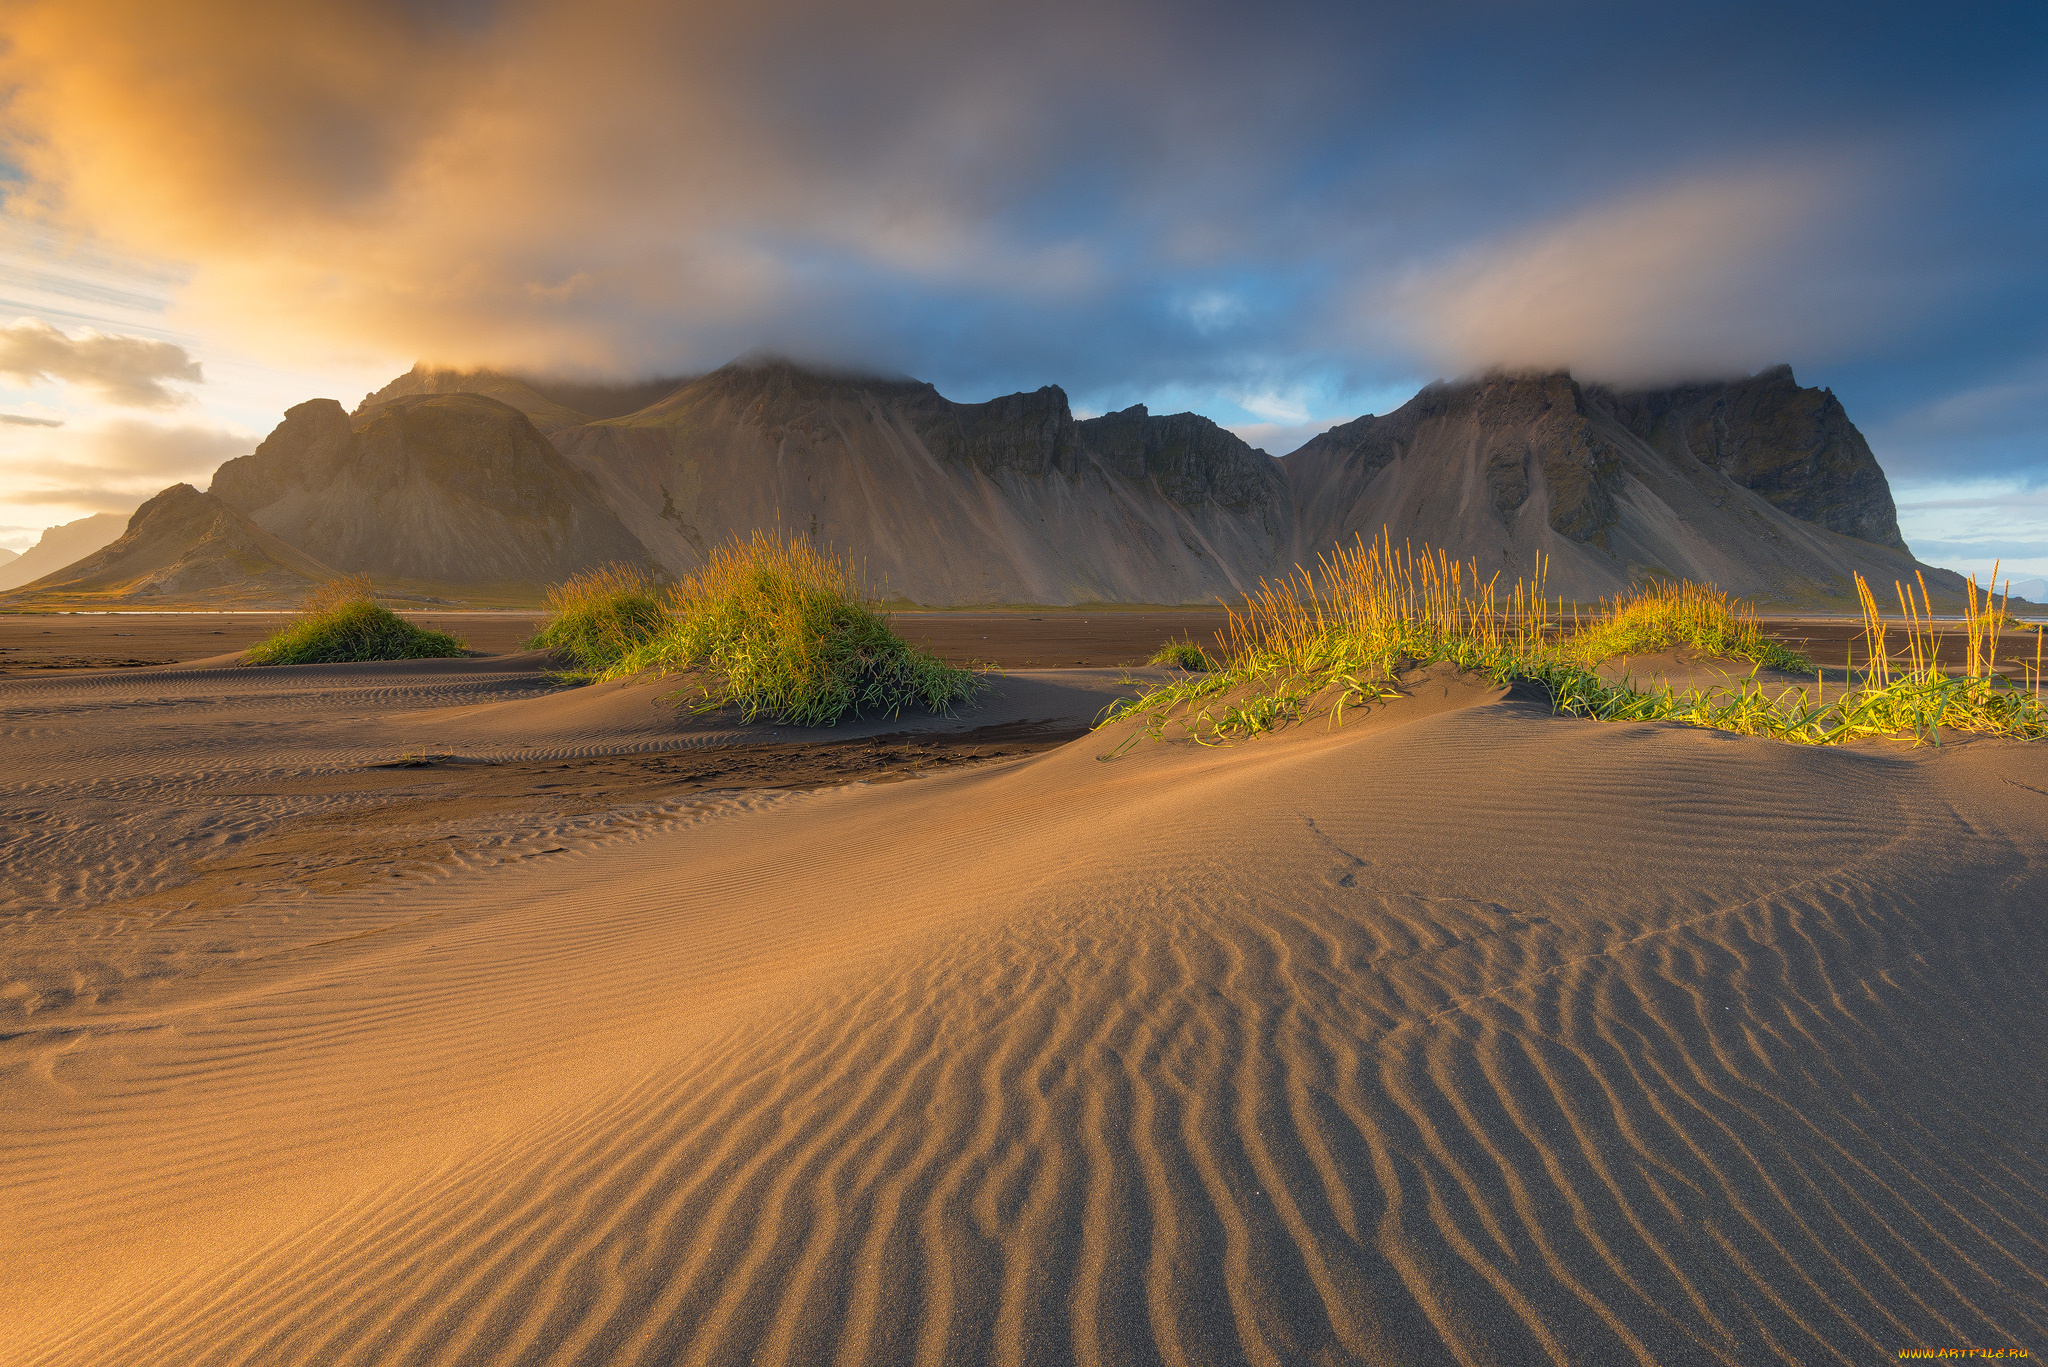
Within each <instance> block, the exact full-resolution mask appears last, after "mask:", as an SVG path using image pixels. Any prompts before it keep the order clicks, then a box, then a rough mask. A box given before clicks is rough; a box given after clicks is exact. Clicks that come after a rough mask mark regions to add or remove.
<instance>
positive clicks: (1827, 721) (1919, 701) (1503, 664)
mask: <svg viewBox="0 0 2048 1367" xmlns="http://www.w3.org/2000/svg"><path fill="white" fill-rule="evenodd" d="M1856 582H1857V588H1858V591H1859V592H1860V593H1861V595H1862V598H1863V604H1864V616H1865V634H1866V639H1867V642H1868V650H1867V658H1866V659H1865V660H1864V661H1863V663H1862V665H1861V667H1860V669H1850V670H1845V671H1844V674H1845V676H1846V677H1845V678H1844V680H1843V682H1841V683H1840V685H1839V686H1838V687H1837V688H1835V689H1834V690H1833V692H1832V695H1831V694H1830V692H1829V689H1828V687H1827V685H1826V683H1825V682H1824V680H1823V679H1822V677H1821V676H1819V675H1816V676H1815V680H1814V684H1813V687H1812V690H1811V691H1809V690H1808V689H1807V688H1806V687H1805V686H1804V685H1783V686H1777V687H1775V688H1774V687H1772V686H1769V685H1766V684H1763V683H1760V682H1758V681H1757V679H1756V678H1755V676H1754V671H1752V677H1751V678H1750V679H1748V680H1745V681H1743V682H1742V683H1741V684H1739V685H1738V686H1736V687H1734V688H1726V687H1714V688H1705V689H1700V688H1693V689H1687V690H1685V691H1683V692H1680V691H1678V690H1676V689H1673V688H1671V687H1669V686H1665V687H1659V688H1640V687H1637V686H1636V685H1634V684H1633V683H1630V682H1622V683H1619V684H1611V683H1608V682H1607V681H1605V680H1604V679H1602V678H1601V677H1600V676H1599V674H1597V673H1595V672H1594V670H1593V666H1594V665H1596V664H1598V663H1599V662H1600V661H1602V660H1604V659H1609V658H1612V657H1613V656H1615V655H1619V654H1626V653H1639V652H1646V651H1653V650H1660V649H1665V648H1668V647H1670V646H1673V645H1678V644H1686V645H1691V646H1694V647H1697V648H1699V649H1702V650H1705V651H1707V652H1709V653H1712V654H1717V655H1721V656H1723V657H1725V658H1731V659H1747V660H1749V661H1751V662H1753V663H1754V664H1756V665H1757V666H1760V667H1761V666H1770V667H1773V668H1777V669H1783V670H1792V671H1799V672H1804V671H1805V670H1808V669H1811V668H1813V666H1812V665H1811V664H1809V663H1808V662H1807V661H1806V660H1805V659H1804V658H1803V657H1801V656H1799V655H1797V654H1795V653H1793V652H1791V651H1789V650H1786V649H1785V648H1784V647H1783V646H1781V645H1778V644H1777V643H1776V642H1773V641H1770V640H1768V639H1767V638H1765V637H1764V636H1763V634H1762V632H1761V631H1760V630H1759V629H1758V628H1757V626H1756V623H1755V620H1754V618H1753V617H1752V616H1751V615H1750V614H1749V613H1748V612H1747V610H1744V609H1740V608H1739V607H1738V605H1737V604H1735V603H1733V602H1732V601H1731V600H1730V599H1729V598H1728V597H1727V595H1726V594H1723V593H1721V592H1720V591H1719V590H1717V589H1714V588H1711V587H1709V586H1704V585H1698V584H1688V583H1678V584H1660V585H1655V586H1652V587H1650V588H1647V589H1645V590H1643V591H1642V592H1640V593H1638V594H1636V595H1634V596H1631V597H1628V598H1624V599H1618V600H1616V601H1615V602H1614V603H1612V604H1611V605H1609V607H1608V610H1607V611H1606V612H1605V613H1604V614H1602V615H1601V616H1600V617H1598V618H1596V619H1595V620H1594V621H1593V622H1592V623H1590V624H1581V625H1580V626H1579V627H1578V628H1577V629H1576V630H1574V631H1572V632H1570V633H1569V634H1566V635H1564V636H1563V637H1562V638H1561V639H1560V638H1559V636H1558V634H1557V633H1556V631H1555V630H1554V626H1553V622H1552V609H1551V607H1550V605H1549V603H1548V601H1547V600H1546V599H1545V598H1544V596H1543V582H1542V576H1541V573H1540V571H1539V573H1538V575H1537V577H1536V578H1535V579H1533V580H1527V581H1524V580H1517V581H1516V582H1515V583H1514V584H1513V585H1511V586H1508V587H1507V588H1506V589H1505V590H1503V589H1502V587H1501V585H1500V584H1499V582H1498V580H1497V579H1490V578H1482V577H1481V576H1480V574H1479V572H1478V568H1477V566H1476V565H1461V564H1458V563H1456V562H1454V561H1452V560H1451V559H1450V558H1449V557H1448V556H1446V555H1445V554H1444V553H1443V552H1441V551H1434V552H1433V551H1431V550H1430V549H1428V548H1427V547H1425V548H1423V549H1422V550H1421V551H1419V552H1418V551H1412V550H1409V549H1407V548H1405V547H1404V548H1400V549H1396V548H1395V547H1394V545H1393V543H1392V539H1391V538H1390V537H1389V538H1384V539H1383V540H1382V541H1380V542H1377V543H1374V544H1370V545H1368V544H1366V543H1365V542H1364V541H1363V540H1361V541H1360V542H1358V543H1357V544H1356V545H1355V546H1354V547H1352V548H1350V549H1345V548H1341V547H1340V548H1338V549H1337V550H1336V551H1335V552H1333V553H1332V554H1331V555H1329V556H1325V557H1323V558H1322V559H1321V560H1320V561H1319V562H1318V568H1317V572H1316V573H1314V574H1311V573H1308V572H1307V571H1301V570H1297V571H1296V573H1295V574H1294V575H1292V576H1290V577H1289V578H1287V579H1284V580H1282V581H1281V582H1279V583H1277V584H1274V583H1262V584H1261V585H1260V588H1259V592H1258V593H1256V594H1254V595H1252V596H1251V597H1250V598H1248V599H1247V600H1246V602H1245V605H1244V607H1243V608H1242V609H1241V610H1233V611H1232V613H1231V616H1230V628H1229V633H1230V655H1229V659H1228V660H1227V661H1226V662H1225V663H1224V664H1223V665H1222V667H1221V668H1219V669H1216V670H1215V671H1213V672H1211V673H1209V674H1206V675H1203V676H1201V677H1190V678H1188V679H1184V680H1177V681H1175V682H1173V683H1171V684H1167V685H1165V686H1163V687H1161V688H1157V689H1154V690H1152V691H1151V692H1149V693H1146V694H1145V695H1143V696H1141V697H1139V698H1136V699H1133V700H1132V701H1130V702H1127V703H1123V704H1120V705H1119V706H1117V707H1115V708H1113V709H1111V710H1110V712H1109V713H1108V714H1107V715H1106V716H1105V718H1104V720H1103V722H1102V723H1101V724H1102V725H1108V724H1109V723H1111V722H1113V721H1118V720H1122V719H1126V718H1138V719H1141V720H1142V722H1143V725H1142V726H1141V727H1139V728H1138V729H1137V730H1135V731H1134V732H1133V733H1132V735H1131V737H1130V738H1129V739H1128V740H1127V741H1126V742H1125V744H1126V745H1129V744H1134V743H1135V742H1136V741H1137V740H1138V739H1139V738H1140V737H1145V736H1150V737H1152V738H1155V739H1157V738H1162V737H1164V736H1165V735H1167V734H1168V728H1169V727H1171V728H1174V729H1175V730H1176V731H1177V732H1178V733H1179V734H1181V735H1185V736H1187V737H1189V738H1192V739H1193V740H1195V741H1197V742H1199V743H1201V744H1204V745H1218V744H1228V743H1230V742H1233V741H1239V740H1246V739H1249V738H1251V737H1253V736H1257V735H1259V734H1261V733H1263V732H1266V731H1270V730H1273V729H1275V728H1276V727H1279V726H1283V725H1285V724H1287V723H1289V722H1292V721H1298V720H1300V719H1301V718H1302V717H1303V716H1304V715H1306V714H1307V713H1309V712H1310V711H1311V710H1315V711H1317V712H1318V713H1327V714H1328V715H1329V716H1330V718H1331V720H1332V721H1333V722H1336V721H1341V720H1342V717H1343V713H1344V709H1345V708H1346V707H1347V706H1353V705H1358V704H1363V703H1370V702H1373V701H1376V700H1378V699H1382V698H1385V697H1387V696H1389V694H1390V691H1391V685H1390V681H1391V680H1392V679H1393V678H1394V677H1395V676H1396V675H1397V674H1398V673H1399V672H1400V671H1401V670H1403V669H1404V668H1407V667H1410V666H1413V665H1421V664H1430V663H1435V662H1438V661H1448V662H1450V663H1452V664H1455V665H1457V666H1458V667H1459V668H1461V669H1467V670H1474V671H1479V672H1482V673H1485V674H1487V675H1490V676H1491V677H1492V678H1494V679H1496V680H1497V681H1499V682H1501V683H1507V682H1510V681H1513V680H1515V679H1531V680H1534V681H1537V682H1539V683H1541V684H1542V685H1544V687H1545V688H1546V689H1548V690H1549V693H1550V696H1551V701H1552V705H1553V706H1554V707H1555V708H1556V709H1557V710H1558V711H1559V712H1566V713H1571V714H1573V715H1577V716H1583V717H1590V718H1593V719H1595V720H1599V721H1679V722H1685V723H1688V724H1691V725H1694V726H1704V727H1713V728H1716V729H1719V730H1727V731H1738V732H1742V733H1744V734H1749V735H1764V736H1775V737H1777V738H1779V739H1781V740H1787V741H1793V742H1796V743H1800V744H1807V745H1831V744H1839V743H1841V742H1843V741H1848V740H1855V739H1859V738H1863V737H1869V736H1889V735H1905V734H1910V735H1913V736H1915V737H1916V738H1919V739H1926V740H1938V739H1939V736H1940V731H1941V729H1942V728H1944V727H1946V728H1949V729H1952V730H1962V731H1977V732H1984V733H1988V734H1992V735H1999V736H2006V737H2011V738H2015V739H2025V740H2033V739H2040V738H2043V737H2048V710H2044V708H2043V704H2042V697H2041V690H2040V680H2039V678H2038V677H2035V676H2031V675H2030V677H2029V678H2028V679H2027V681H2026V683H2025V684H2023V685H2016V684H2014V683H2012V682H2011V681H2009V680H2006V679H2004V678H2001V677H1999V676H1998V674H1997V673H1996V671H1995V670H1994V669H1993V668H1992V663H1993V661H1992V655H1993V651H1994V649H1995V646H1996V643H1997V618H1996V615H1995V613H1994V612H1993V610H1992V604H1991V601H1990V599H1988V598H1986V599H1985V600H1984V601H1983V602H1982V603H1981V604H1980V603H1979V601H1978V593H1977V587H1976V583H1975V581H1974V580H1972V581H1971V583H1970V585H1969V608H1968V610H1967V613H1966V616H1965V620H1964V623H1963V633H1964V637H1965V641H1966V644H1967V647H1968V648H1967V652H1966V656H1965V660H1964V666H1963V669H1962V671H1961V673H1960V674H1951V673H1949V672H1947V671H1945V670H1943V669H1941V668H1939V667H1938V666H1937V664H1936V659H1937V654H1936V646H1937V637H1938V635H1939V634H1940V633H1939V631H1938V630H1937V629H1936V628H1935V627H1934V626H1933V625H1932V618H1933V611H1932V608H1931V605H1930V604H1929V601H1928V599H1927V596H1926V587H1925V585H1922V586H1921V588H1920V594H1919V597H1918V598H1917V599H1916V598H1915V597H1914V596H1913V593H1912V590H1911V589H1910V588H1908V587H1906V586H1904V585H1900V586H1899V589H1898V592H1899V602H1900V606H1901V608H1902V610H1903V612H1904V615H1905V617H1906V648H1905V651H1904V652H1903V655H1904V658H1903V659H1900V658H1898V657H1897V656H1896V655H1895V652H1894V651H1893V650H1892V648H1891V646H1890V644H1889V641H1888V637H1887V632H1888V628H1887V625H1886V623H1885V621H1884V620H1883V619H1882V617H1881V616H1880V615H1879V612H1878V608H1877V603H1876V598H1875V596H1874V595H1873V594H1872V593H1871V591H1870V589H1869V587H1868V586H1867V585H1866V584H1864V582H1863V581H1862V579H1861V578H1860V577H1859V578H1858V579H1857V581H1856ZM1851 664H1852V665H1853V664H1854V662H1853V661H1852V662H1851Z"/></svg>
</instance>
